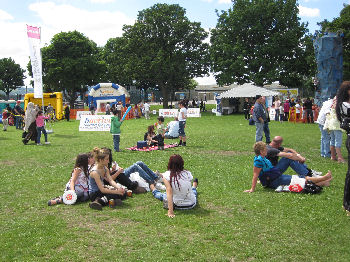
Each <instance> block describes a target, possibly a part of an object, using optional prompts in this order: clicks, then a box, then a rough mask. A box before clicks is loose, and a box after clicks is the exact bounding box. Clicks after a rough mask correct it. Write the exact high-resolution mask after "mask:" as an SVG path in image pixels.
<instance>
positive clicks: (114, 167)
mask: <svg viewBox="0 0 350 262" xmlns="http://www.w3.org/2000/svg"><path fill="white" fill-rule="evenodd" d="M102 149H104V150H106V151H108V156H109V162H108V168H109V172H110V175H111V178H112V179H113V180H114V181H115V182H117V183H119V184H121V185H123V186H125V187H127V188H128V189H130V190H132V191H133V193H135V194H140V193H146V192H147V190H146V189H145V188H143V187H139V185H138V183H137V181H131V180H130V178H129V177H130V174H131V173H133V172H130V171H128V170H127V174H128V175H127V174H126V171H124V169H123V168H121V167H119V165H118V164H117V162H115V161H113V156H112V150H111V149H110V148H107V147H103V148H102ZM140 169H141V168H140ZM137 172H139V174H140V173H142V172H146V171H144V170H143V169H142V170H139V169H138V170H137ZM146 177H147V178H149V176H148V174H147V173H146ZM152 181H153V180H152ZM103 182H104V184H105V185H109V183H108V182H107V181H106V180H104V181H103Z"/></svg>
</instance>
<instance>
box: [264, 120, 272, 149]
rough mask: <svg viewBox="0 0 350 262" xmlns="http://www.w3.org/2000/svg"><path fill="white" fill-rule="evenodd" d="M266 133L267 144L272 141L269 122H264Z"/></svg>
mask: <svg viewBox="0 0 350 262" xmlns="http://www.w3.org/2000/svg"><path fill="white" fill-rule="evenodd" d="M264 133H265V138H266V144H269V143H271V138H270V128H269V122H265V123H264Z"/></svg>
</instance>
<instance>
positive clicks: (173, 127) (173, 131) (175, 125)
mask: <svg viewBox="0 0 350 262" xmlns="http://www.w3.org/2000/svg"><path fill="white" fill-rule="evenodd" d="M167 127H168V129H169V131H168V132H166V133H165V135H168V136H172V137H178V136H179V121H171V122H169V123H168V125H167Z"/></svg>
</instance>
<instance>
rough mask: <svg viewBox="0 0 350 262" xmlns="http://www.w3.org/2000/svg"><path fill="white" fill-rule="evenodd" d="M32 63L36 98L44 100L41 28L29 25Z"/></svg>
mask: <svg viewBox="0 0 350 262" xmlns="http://www.w3.org/2000/svg"><path fill="white" fill-rule="evenodd" d="M27 35H28V42H29V50H30V62H31V65H32V72H33V79H34V98H43V79H42V62H41V52H40V39H41V36H40V27H35V26H30V25H27Z"/></svg>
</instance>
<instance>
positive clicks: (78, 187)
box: [47, 153, 94, 206]
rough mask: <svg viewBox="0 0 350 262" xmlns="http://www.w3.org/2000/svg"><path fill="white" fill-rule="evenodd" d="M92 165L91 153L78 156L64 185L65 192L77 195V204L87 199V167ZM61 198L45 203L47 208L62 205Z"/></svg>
mask: <svg viewBox="0 0 350 262" xmlns="http://www.w3.org/2000/svg"><path fill="white" fill-rule="evenodd" d="M93 163H94V158H93V157H92V154H91V153H87V154H79V155H78V156H77V158H76V160H75V165H74V169H73V171H72V174H71V178H70V179H69V181H68V183H67V184H66V189H65V191H68V190H73V191H75V193H76V194H77V202H84V201H87V200H88V199H89V193H88V190H89V187H88V180H89V171H88V166H89V165H92V164H93ZM62 203H63V201H62V196H59V197H55V198H53V199H51V200H49V202H48V203H47V204H48V205H49V206H53V205H56V204H62Z"/></svg>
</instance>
